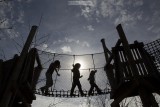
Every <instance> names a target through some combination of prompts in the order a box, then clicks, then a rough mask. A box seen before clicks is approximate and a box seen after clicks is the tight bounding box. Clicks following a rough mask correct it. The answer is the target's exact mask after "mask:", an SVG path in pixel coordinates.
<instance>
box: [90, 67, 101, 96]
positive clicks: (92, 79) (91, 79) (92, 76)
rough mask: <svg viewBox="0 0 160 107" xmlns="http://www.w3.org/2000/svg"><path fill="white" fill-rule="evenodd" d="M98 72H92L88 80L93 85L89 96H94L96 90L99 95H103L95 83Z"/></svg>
mask: <svg viewBox="0 0 160 107" xmlns="http://www.w3.org/2000/svg"><path fill="white" fill-rule="evenodd" d="M96 72H97V70H92V71H91V73H90V75H89V78H88V80H89V83H90V85H91V88H90V90H89V92H88V95H89V96H90V95H92V91H93V89H94V88H96V90H97V93H98V94H102V92H101V90H100V89H99V87H98V86H97V84H96V83H95V77H94V76H95V73H96Z"/></svg>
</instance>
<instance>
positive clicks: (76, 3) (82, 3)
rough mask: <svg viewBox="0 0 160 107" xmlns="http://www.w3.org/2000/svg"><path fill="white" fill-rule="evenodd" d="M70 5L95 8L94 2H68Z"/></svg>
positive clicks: (80, 0)
mask: <svg viewBox="0 0 160 107" xmlns="http://www.w3.org/2000/svg"><path fill="white" fill-rule="evenodd" d="M68 5H84V6H93V2H92V1H89V0H88V1H82V0H79V1H78V0H77V1H68Z"/></svg>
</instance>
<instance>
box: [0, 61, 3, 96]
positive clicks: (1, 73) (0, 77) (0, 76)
mask: <svg viewBox="0 0 160 107" xmlns="http://www.w3.org/2000/svg"><path fill="white" fill-rule="evenodd" d="M2 66H3V60H1V59H0V87H1V88H2V81H3V80H2V78H3V69H2ZM1 90H2V89H0V95H1V92H2V91H1ZM0 99H1V96H0Z"/></svg>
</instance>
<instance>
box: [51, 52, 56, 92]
mask: <svg viewBox="0 0 160 107" xmlns="http://www.w3.org/2000/svg"><path fill="white" fill-rule="evenodd" d="M54 59H55V53H54V55H53V62H54ZM56 82H57V75H56V78H55V80H54V83H53V88H52V87H51V90H53V89H54V88H55V85H56Z"/></svg>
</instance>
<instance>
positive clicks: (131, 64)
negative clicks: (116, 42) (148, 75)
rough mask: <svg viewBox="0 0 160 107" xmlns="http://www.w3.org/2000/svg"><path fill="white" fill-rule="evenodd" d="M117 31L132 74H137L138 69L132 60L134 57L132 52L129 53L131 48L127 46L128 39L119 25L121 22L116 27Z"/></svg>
mask: <svg viewBox="0 0 160 107" xmlns="http://www.w3.org/2000/svg"><path fill="white" fill-rule="evenodd" d="M116 29H117V31H118V34H119V36H120V39H121V42H122V45H123V47H124V51H125V54H126V56H127V58H128V62H129V65H130V66H131V69H132V73H133V74H134V76H138V75H139V73H138V69H137V67H136V64H135V62H134V58H133V56H132V53H131V50H130V47H129V43H128V40H127V38H126V36H125V33H124V31H123V28H122V26H121V24H119V25H118V26H117V27H116Z"/></svg>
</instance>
